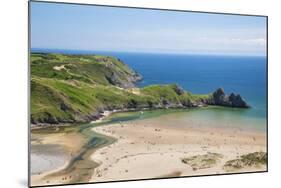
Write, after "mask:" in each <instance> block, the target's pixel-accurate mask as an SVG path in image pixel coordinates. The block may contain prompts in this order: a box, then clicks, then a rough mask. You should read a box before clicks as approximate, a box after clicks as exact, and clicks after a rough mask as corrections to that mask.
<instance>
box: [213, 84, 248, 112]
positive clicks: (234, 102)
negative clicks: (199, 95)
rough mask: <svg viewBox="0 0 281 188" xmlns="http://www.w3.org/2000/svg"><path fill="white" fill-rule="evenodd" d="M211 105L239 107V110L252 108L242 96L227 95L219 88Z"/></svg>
mask: <svg viewBox="0 0 281 188" xmlns="http://www.w3.org/2000/svg"><path fill="white" fill-rule="evenodd" d="M211 103H212V104H214V105H219V106H228V107H237V108H250V106H249V105H248V104H247V103H246V101H245V100H244V99H243V98H242V97H241V96H240V94H237V95H236V94H234V93H231V94H230V95H229V96H228V95H226V94H225V92H224V90H223V88H218V89H217V90H216V91H215V92H214V93H213V94H212V100H211Z"/></svg>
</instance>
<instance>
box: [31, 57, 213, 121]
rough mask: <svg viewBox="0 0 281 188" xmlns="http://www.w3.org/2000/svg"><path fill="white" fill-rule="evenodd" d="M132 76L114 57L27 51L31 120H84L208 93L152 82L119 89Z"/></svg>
mask: <svg viewBox="0 0 281 188" xmlns="http://www.w3.org/2000/svg"><path fill="white" fill-rule="evenodd" d="M113 74H114V79H112V80H110V79H108V77H110V76H112V75H113ZM135 76H136V72H134V71H133V70H131V69H130V68H129V67H128V66H126V65H125V64H124V63H122V62H121V61H120V60H118V59H116V58H113V57H105V56H96V55H62V54H32V55H31V120H32V123H35V124H36V123H62V122H68V123H70V122H87V121H90V120H91V119H95V118H97V117H98V116H99V114H100V112H102V111H103V110H111V109H124V108H149V107H150V108H163V107H167V106H170V107H177V106H192V104H194V103H198V102H200V101H202V100H205V99H208V97H209V95H200V96H199V95H192V94H191V93H189V92H185V91H184V92H183V93H178V92H177V86H176V85H152V86H148V87H145V88H142V89H140V90H139V92H138V93H133V92H131V91H130V90H129V89H126V88H121V87H126V86H127V85H133V80H134V79H135ZM113 82H114V83H113ZM116 86H118V87H116Z"/></svg>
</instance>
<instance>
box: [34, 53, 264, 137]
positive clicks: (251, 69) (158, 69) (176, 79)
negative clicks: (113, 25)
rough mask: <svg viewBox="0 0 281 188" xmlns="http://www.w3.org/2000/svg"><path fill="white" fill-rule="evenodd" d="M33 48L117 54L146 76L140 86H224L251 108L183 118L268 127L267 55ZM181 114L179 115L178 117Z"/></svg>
mask: <svg viewBox="0 0 281 188" xmlns="http://www.w3.org/2000/svg"><path fill="white" fill-rule="evenodd" d="M31 52H44V53H64V54H98V55H107V56H114V57H117V58H119V59H121V60H122V61H123V62H124V63H126V64H127V65H129V66H130V67H131V68H132V69H134V70H136V71H137V72H138V73H140V74H141V75H142V76H143V80H142V81H140V82H139V83H137V85H138V86H139V87H145V86H148V85H151V84H178V85H179V86H181V87H182V88H184V89H185V90H187V91H190V92H192V93H194V94H207V93H212V92H214V91H215V90H216V89H217V88H220V87H221V88H223V89H224V91H225V92H226V93H227V94H230V93H231V92H234V93H236V94H240V95H241V96H242V97H243V98H244V99H245V100H246V101H247V103H248V104H249V105H250V106H251V108H250V109H232V108H202V109H196V110H189V111H187V112H186V113H184V114H183V115H182V118H187V117H188V118H194V119H197V120H198V121H200V122H213V124H220V125H226V124H227V125H228V126H229V123H227V122H235V123H231V124H234V126H240V127H242V128H249V129H254V130H257V131H263V132H265V131H266V130H267V58H266V57H263V56H231V55H204V54H200V55H198V54H196V55H194V54H163V53H136V52H116V51H114V52H104V51H82V50H62V49H38V48H34V49H31ZM152 113H153V112H152ZM181 114H182V112H181ZM180 117H181V116H180ZM180 117H179V116H177V118H180ZM216 122H217V123H216ZM219 122H220V123H219Z"/></svg>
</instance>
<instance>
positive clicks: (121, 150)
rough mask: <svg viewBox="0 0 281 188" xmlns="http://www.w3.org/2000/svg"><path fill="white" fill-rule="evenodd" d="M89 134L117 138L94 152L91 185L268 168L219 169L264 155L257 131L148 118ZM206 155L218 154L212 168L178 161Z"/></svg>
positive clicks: (262, 139)
mask: <svg viewBox="0 0 281 188" xmlns="http://www.w3.org/2000/svg"><path fill="white" fill-rule="evenodd" d="M92 130H94V131H95V132H98V133H101V134H104V135H108V136H112V137H115V138H117V139H118V140H117V141H116V142H115V143H113V144H111V145H109V146H106V147H103V148H101V149H98V150H97V151H96V152H94V153H93V154H92V156H91V158H92V160H94V161H95V162H97V163H99V164H100V166H98V167H97V168H96V169H95V170H94V173H93V175H92V178H91V180H90V182H102V181H116V180H130V179H131V180H132V179H148V178H159V177H177V176H192V175H204V174H221V173H228V172H229V173H233V172H250V171H265V170H266V166H260V167H254V168H250V167H245V168H242V169H239V170H235V171H227V170H225V169H224V168H223V166H224V164H225V163H226V162H227V161H229V160H232V159H236V158H238V157H239V156H241V155H244V154H248V153H252V152H260V151H261V152H266V135H265V133H261V132H254V131H242V130H240V129H219V128H207V127H205V128H202V127H200V128H198V127H192V126H191V127H187V128H182V127H177V126H173V127H171V126H170V127H169V126H165V125H164V126H163V124H160V123H159V122H158V121H157V120H150V119H147V120H136V121H130V122H126V123H124V122H120V123H117V124H112V125H107V126H100V127H95V128H93V129H92ZM209 153H215V154H218V155H219V156H220V157H218V160H217V161H216V163H215V164H212V165H210V166H207V167H206V166H205V167H204V166H201V167H200V164H193V165H189V164H186V163H183V162H182V159H184V158H187V157H192V156H199V157H200V156H201V155H203V156H204V155H206V154H209ZM199 163H200V162H199ZM196 165H197V167H196Z"/></svg>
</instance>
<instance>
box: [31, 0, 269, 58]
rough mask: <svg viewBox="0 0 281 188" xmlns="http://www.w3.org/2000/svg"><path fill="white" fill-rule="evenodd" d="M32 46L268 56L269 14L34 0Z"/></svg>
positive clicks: (32, 4)
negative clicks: (73, 3)
mask: <svg viewBox="0 0 281 188" xmlns="http://www.w3.org/2000/svg"><path fill="white" fill-rule="evenodd" d="M31 47H32V48H49V49H72V50H98V51H134V52H157V53H159V52H162V53H190V54H193V53H195V54H232V55H235V54H237V55H259V56H263V55H265V53H266V18H265V17H254V16H237V15H224V14H205V13H193V12H178V11H159V10H144V9H129V8H112V7H102V6H83V5H70V4H53V3H40V2H32V3H31Z"/></svg>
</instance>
